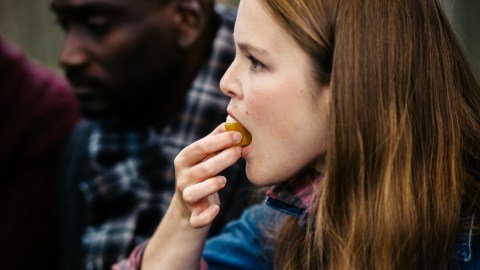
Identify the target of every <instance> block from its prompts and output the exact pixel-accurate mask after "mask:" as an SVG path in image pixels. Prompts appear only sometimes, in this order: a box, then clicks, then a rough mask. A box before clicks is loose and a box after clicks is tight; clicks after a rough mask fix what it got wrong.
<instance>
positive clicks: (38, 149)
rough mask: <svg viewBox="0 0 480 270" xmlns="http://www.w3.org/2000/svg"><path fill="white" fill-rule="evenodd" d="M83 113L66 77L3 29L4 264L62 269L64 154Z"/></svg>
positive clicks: (0, 238) (0, 201)
mask: <svg viewBox="0 0 480 270" xmlns="http://www.w3.org/2000/svg"><path fill="white" fill-rule="evenodd" d="M79 119H80V115H79V113H78V107H77V102H76V100H75V97H74V96H73V95H72V93H71V90H70V88H69V86H68V83H67V82H66V81H65V80H63V79H62V78H61V77H60V76H58V75H57V74H55V73H54V72H53V71H52V70H49V69H47V68H46V67H44V66H41V65H40V64H38V63H35V62H34V61H33V60H32V59H30V58H28V57H26V56H25V55H24V53H23V52H22V51H21V50H20V49H19V48H18V47H16V46H15V45H14V44H12V43H10V42H9V41H8V40H6V39H4V38H3V37H2V36H1V35H0V183H1V187H0V216H1V217H2V222H1V225H0V254H2V259H1V260H0V269H59V268H58V266H59V263H60V261H59V257H58V251H59V250H60V249H59V241H60V237H59V236H60V235H59V234H58V231H59V228H60V227H59V224H60V223H59V217H58V202H59V200H58V199H59V197H58V189H59V184H60V160H61V156H62V152H63V151H64V146H65V143H66V142H67V139H68V136H69V135H70V132H72V130H73V128H74V127H75V124H76V123H77V122H78V120H79Z"/></svg>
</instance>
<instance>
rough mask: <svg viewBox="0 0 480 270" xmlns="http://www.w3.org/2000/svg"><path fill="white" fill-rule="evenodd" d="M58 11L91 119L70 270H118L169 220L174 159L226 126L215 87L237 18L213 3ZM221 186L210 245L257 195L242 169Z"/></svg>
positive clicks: (71, 199)
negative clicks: (115, 269)
mask: <svg viewBox="0 0 480 270" xmlns="http://www.w3.org/2000/svg"><path fill="white" fill-rule="evenodd" d="M51 9H52V10H53V12H54V13H55V14H56V16H57V19H58V22H59V24H60V25H61V26H62V28H63V29H64V30H65V43H64V48H63V51H62V53H61V55H60V63H61V65H62V66H63V67H64V69H65V74H66V76H67V78H68V80H69V81H70V82H71V84H72V85H73V87H74V93H75V95H76V96H77V98H78V101H79V103H80V108H81V111H82V113H83V115H84V116H85V118H87V119H88V121H85V122H83V123H82V124H81V125H79V126H78V127H77V130H76V131H75V134H74V136H73V138H72V141H71V145H70V148H69V149H70V151H69V157H68V159H67V164H66V172H65V183H64V191H63V193H64V194H65V201H66V204H65V206H66V208H65V210H66V215H65V217H66V220H65V224H66V226H65V227H66V231H65V238H64V240H65V252H66V253H65V257H66V265H65V269H78V268H84V269H109V268H110V266H111V264H112V263H114V262H116V261H118V260H120V259H122V258H125V257H126V256H128V254H129V252H130V251H131V250H132V248H133V247H134V246H135V245H137V244H138V243H140V242H141V241H142V240H144V239H145V238H147V237H149V236H150V235H151V234H152V233H153V230H154V229H155V227H156V226H157V224H158V222H159V221H160V219H161V218H162V216H163V214H164V212H165V210H166V207H167V206H168V204H169V201H170V199H171V196H172V195H173V192H174V182H175V177H174V168H173V160H174V158H175V156H176V155H177V153H178V152H179V151H180V150H181V149H183V148H184V147H185V146H186V145H188V144H190V143H192V142H193V141H195V140H197V139H199V138H201V137H204V136H205V135H207V134H208V133H209V132H210V131H211V130H213V129H214V128H215V127H216V126H217V125H218V124H220V123H221V122H223V121H224V120H225V117H226V106H227V103H228V98H227V97H226V96H224V95H223V94H222V93H221V91H220V90H219V88H218V85H219V80H220V78H221V76H222V75H223V73H224V71H225V70H226V69H227V67H228V66H229V64H230V62H231V61H232V60H233V56H234V49H233V45H232V44H231V43H232V42H231V35H232V29H233V22H234V16H235V15H234V14H235V13H234V12H233V11H232V10H227V9H226V8H224V7H221V6H217V7H215V6H214V1H213V0H52V1H51ZM224 175H225V176H226V178H227V181H228V184H227V186H228V187H227V189H226V190H225V191H224V192H223V193H222V194H221V200H222V211H223V213H224V215H223V216H221V217H220V218H219V219H218V220H217V222H216V224H215V225H214V227H212V231H211V234H215V233H217V232H218V231H219V229H220V228H221V227H222V226H223V224H224V223H225V222H226V221H227V220H229V219H231V218H235V217H237V216H238V214H240V212H241V210H242V209H243V208H244V207H245V206H246V204H247V202H248V201H249V196H248V195H247V196H243V198H245V201H237V200H236V201H230V200H229V199H230V198H234V197H236V198H238V196H234V194H235V193H237V192H245V191H247V190H248V189H249V185H250V184H249V182H248V181H247V180H246V178H245V173H244V167H243V164H237V165H236V166H233V167H232V168H230V169H229V170H227V171H226V172H225V173H224ZM79 254H81V256H78V255H79Z"/></svg>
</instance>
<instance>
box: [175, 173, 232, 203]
mask: <svg viewBox="0 0 480 270" xmlns="http://www.w3.org/2000/svg"><path fill="white" fill-rule="evenodd" d="M226 182H227V179H226V178H225V177H223V176H216V177H212V178H210V179H208V180H206V181H203V182H200V183H198V184H195V185H191V186H188V187H187V188H185V189H184V190H183V192H182V197H183V200H184V201H185V202H187V203H190V204H193V203H196V202H198V201H200V200H201V199H203V198H206V197H208V196H210V195H212V194H214V193H215V192H218V191H219V190H220V189H222V188H223V187H225V184H226Z"/></svg>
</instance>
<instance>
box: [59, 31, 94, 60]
mask: <svg viewBox="0 0 480 270" xmlns="http://www.w3.org/2000/svg"><path fill="white" fill-rule="evenodd" d="M59 62H60V65H61V66H62V67H64V68H68V67H80V66H84V65H86V64H87V63H88V52H87V50H86V47H85V44H84V42H82V38H81V36H79V35H78V34H76V33H75V32H69V33H66V35H65V40H64V44H63V49H62V51H61V53H60V59H59Z"/></svg>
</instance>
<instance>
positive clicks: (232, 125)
mask: <svg viewBox="0 0 480 270" xmlns="http://www.w3.org/2000/svg"><path fill="white" fill-rule="evenodd" d="M225 129H226V130H227V131H238V132H240V133H242V140H241V141H240V142H239V143H238V144H237V145H239V146H246V145H249V144H250V143H251V142H252V135H251V134H250V132H248V130H247V129H245V128H244V127H243V126H242V124H240V123H238V122H237V121H235V119H233V118H232V117H231V116H230V115H229V116H227V121H226V123H225Z"/></svg>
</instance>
